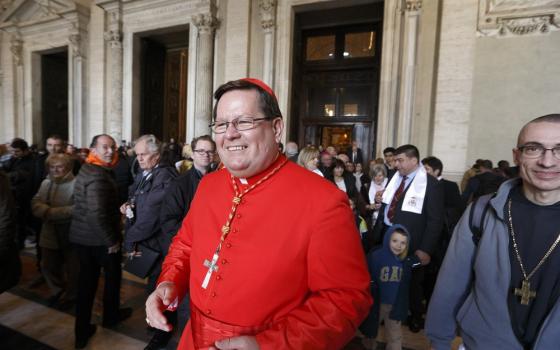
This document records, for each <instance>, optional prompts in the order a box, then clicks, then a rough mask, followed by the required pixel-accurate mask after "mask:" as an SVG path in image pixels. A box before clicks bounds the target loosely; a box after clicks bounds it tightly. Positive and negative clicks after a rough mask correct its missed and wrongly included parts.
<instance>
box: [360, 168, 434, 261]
mask: <svg viewBox="0 0 560 350" xmlns="http://www.w3.org/2000/svg"><path fill="white" fill-rule="evenodd" d="M395 176H398V174H395ZM409 187H410V184H409ZM409 187H407V188H406V190H405V192H404V193H403V195H402V196H401V198H400V199H399V201H398V202H397V207H396V210H395V216H394V218H393V223H394V224H401V225H403V226H404V227H406V228H407V229H408V231H409V232H410V235H411V236H412V240H411V243H412V244H411V247H410V249H409V251H408V252H409V254H413V253H414V252H415V251H416V250H418V249H420V250H422V251H424V252H426V253H428V254H430V255H432V254H433V253H434V252H435V251H436V249H437V247H438V245H439V239H440V235H441V232H442V228H443V217H444V201H443V186H442V185H441V184H440V183H439V181H438V180H437V179H436V178H435V177H433V176H429V175H428V184H427V188H426V196H425V198H424V205H423V207H422V213H420V214H416V213H411V212H408V211H402V210H401V208H402V205H403V202H404V198H405V196H406V191H408V188H409ZM386 206H387V205H386V204H383V205H382V206H381V208H380V209H379V216H378V217H377V221H376V222H375V226H374V228H373V241H370V242H371V243H373V244H375V243H380V242H382V241H383V235H384V233H385V231H386V230H387V226H386V225H385V222H384V220H385V207H386ZM371 243H370V244H371Z"/></svg>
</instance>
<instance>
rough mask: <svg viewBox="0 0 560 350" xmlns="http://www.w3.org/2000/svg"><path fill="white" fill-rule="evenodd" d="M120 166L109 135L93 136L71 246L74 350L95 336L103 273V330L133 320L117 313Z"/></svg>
mask: <svg viewBox="0 0 560 350" xmlns="http://www.w3.org/2000/svg"><path fill="white" fill-rule="evenodd" d="M117 162H118V154H117V152H116V146H115V140H114V139H113V138H112V137H111V136H109V135H105V134H102V135H97V136H95V137H94V138H93V140H92V142H91V146H90V153H89V156H88V157H87V159H86V162H85V164H84V165H82V167H81V169H80V172H79V173H78V176H77V177H76V183H75V186H74V210H73V213H72V224H71V226H70V241H71V242H72V243H74V244H75V246H76V252H77V254H78V256H79V260H80V276H79V284H78V296H77V302H76V324H75V329H74V333H75V336H76V342H75V347H76V349H82V348H84V347H85V346H86V345H87V343H88V340H89V338H91V336H92V335H93V334H94V333H95V330H96V327H95V325H92V324H91V323H90V321H91V311H92V307H93V301H94V299H95V293H96V290H97V283H98V280H99V274H100V270H101V268H103V271H104V273H105V290H104V292H103V327H113V326H115V325H116V324H117V323H119V322H120V321H122V320H124V319H126V318H128V317H129V316H130V315H131V314H132V309H130V308H126V309H119V304H120V289H121V265H120V262H121V235H120V212H119V204H120V203H119V198H118V196H117V193H118V189H117V184H116V182H115V175H114V173H113V168H114V167H115V165H116V164H117Z"/></svg>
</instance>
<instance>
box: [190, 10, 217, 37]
mask: <svg viewBox="0 0 560 350" xmlns="http://www.w3.org/2000/svg"><path fill="white" fill-rule="evenodd" d="M192 22H193V24H194V25H195V26H196V28H197V29H198V32H199V33H200V34H208V33H213V32H214V30H215V29H216V28H217V27H218V24H219V21H218V19H217V18H216V16H214V15H213V14H211V13H199V14H197V15H193V16H192Z"/></svg>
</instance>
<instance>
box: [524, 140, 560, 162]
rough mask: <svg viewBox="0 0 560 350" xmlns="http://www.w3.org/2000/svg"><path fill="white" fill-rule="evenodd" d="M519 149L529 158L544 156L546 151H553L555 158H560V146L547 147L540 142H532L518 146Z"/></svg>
mask: <svg viewBox="0 0 560 350" xmlns="http://www.w3.org/2000/svg"><path fill="white" fill-rule="evenodd" d="M517 149H518V150H520V151H521V154H523V156H524V157H527V158H540V157H542V156H544V154H545V153H546V151H551V152H552V155H553V156H554V158H556V159H558V160H560V146H555V147H551V148H546V147H544V146H543V145H541V144H539V143H530V144H527V145H521V146H518V147H517Z"/></svg>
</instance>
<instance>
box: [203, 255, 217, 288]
mask: <svg viewBox="0 0 560 350" xmlns="http://www.w3.org/2000/svg"><path fill="white" fill-rule="evenodd" d="M204 266H206V267H207V268H208V272H206V276H204V281H202V288H204V289H206V287H208V283H209V282H210V277H211V276H212V272H214V271H218V253H214V256H213V257H212V261H209V260H208V259H205V260H204Z"/></svg>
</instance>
